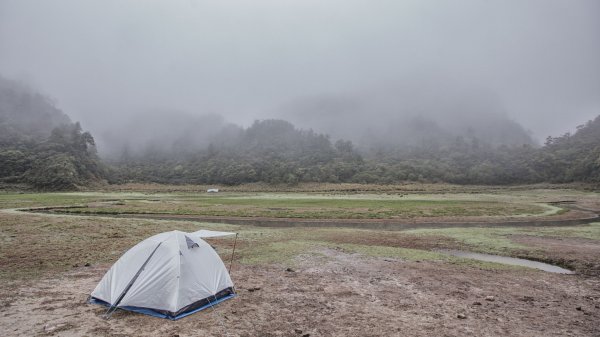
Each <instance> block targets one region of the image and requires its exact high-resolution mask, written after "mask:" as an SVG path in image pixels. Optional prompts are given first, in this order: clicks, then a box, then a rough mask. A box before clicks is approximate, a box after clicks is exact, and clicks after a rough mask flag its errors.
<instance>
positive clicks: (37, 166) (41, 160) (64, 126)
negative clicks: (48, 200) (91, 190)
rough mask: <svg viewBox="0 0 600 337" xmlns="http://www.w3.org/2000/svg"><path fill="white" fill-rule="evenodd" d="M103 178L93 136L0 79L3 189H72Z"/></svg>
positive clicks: (33, 94)
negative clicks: (10, 186) (23, 186)
mask: <svg viewBox="0 0 600 337" xmlns="http://www.w3.org/2000/svg"><path fill="white" fill-rule="evenodd" d="M103 175H104V173H103V171H102V169H101V165H100V164H99V161H98V158H97V156H96V149H95V143H94V138H93V137H92V135H91V134H90V133H88V132H83V130H82V129H81V126H80V125H79V123H72V122H71V120H70V119H69V117H67V115H65V114H64V113H63V112H62V111H60V110H59V109H57V108H56V107H55V106H54V104H53V102H52V101H50V100H49V99H48V98H47V97H45V96H43V95H41V94H39V93H37V92H35V91H33V90H32V89H30V88H28V87H26V86H24V85H22V84H20V83H17V82H13V81H9V80H6V79H4V78H2V77H0V183H25V184H29V185H32V186H34V187H36V188H39V189H49V190H56V189H73V188H75V187H77V186H78V185H85V184H89V183H92V182H95V181H98V180H100V179H101V177H102V176H103Z"/></svg>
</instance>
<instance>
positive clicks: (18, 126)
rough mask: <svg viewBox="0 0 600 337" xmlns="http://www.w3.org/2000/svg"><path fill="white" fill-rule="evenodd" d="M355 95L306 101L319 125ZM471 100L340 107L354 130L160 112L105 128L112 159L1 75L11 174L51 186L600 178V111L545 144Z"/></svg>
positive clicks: (1, 135) (2, 145) (4, 167)
mask: <svg viewBox="0 0 600 337" xmlns="http://www.w3.org/2000/svg"><path fill="white" fill-rule="evenodd" d="M349 102H350V101H344V100H335V99H334V100H331V99H329V98H328V99H325V100H322V99H319V100H316V101H310V102H309V104H300V105H297V106H299V107H301V108H302V110H303V111H308V112H310V113H311V114H315V115H318V116H321V117H320V120H321V121H323V122H322V123H321V124H319V125H315V127H316V130H319V129H326V128H327V126H328V125H329V124H328V123H329V122H328V121H327V120H328V119H330V123H331V124H330V125H331V126H333V125H335V123H334V122H335V119H336V116H337V115H336V113H335V111H341V110H345V111H348V110H352V109H357V111H359V112H357V116H367V115H366V114H364V113H363V112H360V111H361V110H360V109H358V108H357V107H356V106H353V103H351V102H350V103H349ZM461 106H462V107H463V108H462V109H461V110H460V111H461V113H459V114H456V115H453V116H455V117H454V118H456V119H458V121H456V120H455V121H453V120H452V118H450V117H448V116H450V115H448V114H447V115H444V116H445V117H444V118H438V117H439V116H436V114H435V113H431V112H428V113H423V114H421V115H415V116H410V117H402V118H399V119H397V120H393V118H391V116H392V114H390V118H389V119H387V120H385V122H382V121H380V120H375V121H372V120H369V119H368V118H363V119H361V120H358V121H357V120H353V119H351V118H340V119H338V120H337V122H338V125H339V127H338V128H337V129H335V130H334V132H338V134H342V133H344V132H348V130H347V129H344V128H345V127H346V126H347V125H349V126H350V128H349V129H352V130H355V131H354V132H351V133H347V136H348V137H347V138H346V139H343V138H339V137H335V138H334V137H331V136H329V135H328V134H325V133H322V132H318V131H313V129H310V128H298V127H296V126H295V125H294V124H292V123H290V122H288V121H285V120H282V119H265V120H257V121H255V122H254V123H253V124H252V125H250V126H248V127H242V126H239V125H236V124H233V123H229V122H227V121H226V120H225V119H224V118H222V117H220V116H217V115H200V116H198V115H190V114H186V113H184V112H179V111H168V112H165V111H156V112H154V113H150V114H141V115H139V116H138V117H136V118H133V119H131V120H130V121H129V122H124V123H115V127H114V128H113V129H112V131H111V133H109V134H106V135H104V137H103V139H104V141H103V144H104V146H106V147H107V149H105V150H104V151H103V152H102V153H103V155H102V158H103V159H102V160H101V159H100V157H99V156H98V155H97V153H96V142H95V140H94V138H93V137H92V135H91V134H90V133H89V132H84V131H83V130H82V127H81V126H80V124H79V123H73V122H71V120H70V119H69V117H68V116H67V115H65V114H64V113H63V112H62V111H61V110H59V109H58V108H57V107H56V106H55V104H54V103H53V102H52V101H51V100H50V99H48V98H47V97H45V96H44V95H41V94H39V93H37V92H35V91H34V90H32V89H31V88H29V87H27V86H25V85H23V84H20V83H17V82H14V81H10V80H6V79H3V78H0V182H1V183H4V184H14V183H17V184H27V185H30V186H33V187H35V188H38V189H46V190H61V189H74V188H77V187H78V186H83V185H88V184H93V183H99V182H102V181H108V182H110V183H124V182H157V183H169V184H227V185H236V184H243V183H252V182H264V183H271V184H297V183H301V182H334V183H335V182H356V183H377V184H392V183H400V182H404V181H420V182H449V183H458V184H518V183H538V182H573V181H581V182H592V183H598V182H600V117H598V118H596V119H595V120H593V121H589V122H587V123H586V124H584V125H580V126H579V127H578V128H577V131H576V132H575V133H574V134H572V135H571V134H569V133H567V134H564V135H562V136H559V137H548V139H547V140H546V142H545V144H544V145H541V146H540V145H537V144H535V142H533V141H532V139H531V137H530V136H529V134H528V132H527V131H525V129H524V128H523V127H521V126H520V125H519V124H517V123H516V122H514V121H511V120H510V119H508V118H507V117H506V115H504V114H502V113H497V112H494V111H493V110H491V111H492V112H490V109H487V110H486V107H485V105H483V106H482V105H480V106H479V108H477V105H476V104H471V105H461ZM465 106H466V107H468V108H464V107H465ZM477 109H483V110H481V111H483V112H481V113H478V112H477V111H479V110H477ZM332 111H333V112H332ZM456 116H459V117H456ZM353 128H354V129H353ZM407 137H408V138H407Z"/></svg>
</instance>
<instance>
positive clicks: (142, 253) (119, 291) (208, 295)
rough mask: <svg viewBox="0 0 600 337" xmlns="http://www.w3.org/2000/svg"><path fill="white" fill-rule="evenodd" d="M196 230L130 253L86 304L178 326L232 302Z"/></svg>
mask: <svg viewBox="0 0 600 337" xmlns="http://www.w3.org/2000/svg"><path fill="white" fill-rule="evenodd" d="M226 235H236V233H230V232H215V231H209V230H200V231H197V232H194V233H185V232H180V231H171V232H165V233H160V234H157V235H154V236H152V237H150V238H147V239H146V240H144V241H142V242H140V243H138V244H137V245H135V246H133V247H132V248H131V249H129V250H128V251H127V252H126V253H125V254H123V256H121V258H119V260H118V261H117V262H116V263H115V264H114V265H113V266H112V267H111V268H110V270H109V271H108V272H107V273H106V274H105V275H104V277H103V278H102V280H101V281H100V283H98V285H97V286H96V288H95V289H94V291H93V292H92V294H91V296H90V300H89V302H90V303H95V304H102V305H105V306H107V307H108V308H109V309H108V311H107V312H106V316H107V317H109V316H110V315H111V314H112V312H114V311H115V310H116V309H117V308H120V309H124V310H129V311H135V312H139V313H143V314H147V315H152V316H156V317H161V318H168V319H171V320H177V319H180V318H182V317H185V316H187V315H190V314H192V313H194V312H197V311H200V310H202V309H205V308H208V307H212V306H213V305H215V304H217V303H220V302H222V301H224V300H227V299H229V298H232V297H234V296H235V291H234V287H233V282H232V281H231V278H230V277H229V273H228V272H227V268H225V265H224V264H223V261H222V260H221V258H220V257H219V255H218V254H217V252H215V251H214V249H213V248H212V247H211V246H210V245H209V244H208V243H206V242H205V241H204V240H202V239H201V238H203V237H204V238H206V237H218V236H226Z"/></svg>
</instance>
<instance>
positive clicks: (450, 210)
mask: <svg viewBox="0 0 600 337" xmlns="http://www.w3.org/2000/svg"><path fill="white" fill-rule="evenodd" d="M109 196H110V197H111V198H115V197H118V196H119V195H118V194H109V195H105V196H104V198H102V195H101V194H95V195H79V198H75V196H73V199H74V200H67V199H65V198H62V199H61V198H60V196H59V198H57V200H56V201H55V202H56V203H59V202H63V203H65V204H66V203H68V202H69V201H79V202H83V201H85V200H86V199H80V198H82V197H83V198H89V201H90V202H91V201H98V200H103V199H104V200H107V199H108V197H109ZM127 197H128V198H127ZM146 198H150V199H152V200H151V201H149V200H145V199H144V197H143V196H125V195H124V196H122V198H117V199H113V200H118V202H113V203H105V204H101V205H93V207H89V208H88V207H81V208H70V209H65V210H61V212H67V213H80V214H122V213H132V214H138V213H146V214H176V215H202V216H234V217H273V218H307V219H390V218H415V217H445V216H454V217H465V216H528V215H550V214H551V213H552V212H556V211H557V210H559V209H558V208H552V209H550V210H549V209H548V206H546V205H539V204H535V203H531V202H529V203H524V202H506V201H499V200H496V201H494V200H475V199H476V198H474V197H473V196H471V200H468V199H466V198H465V197H464V196H462V197H461V198H458V200H451V199H449V198H448V197H447V196H441V197H438V198H437V199H436V198H434V197H433V196H425V195H423V196H420V198H418V199H416V198H415V197H414V196H413V197H410V198H402V197H399V196H393V197H385V198H384V197H381V196H380V197H377V196H373V195H362V196H339V195H338V196H327V195H306V194H303V195H298V196H294V195H291V194H286V193H283V194H272V193H271V194H256V193H251V194H247V195H245V194H239V193H237V194H228V195H219V196H195V195H188V194H174V195H158V196H150V197H148V196H147V197H146ZM487 199H489V197H488V198H487Z"/></svg>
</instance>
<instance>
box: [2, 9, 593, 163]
mask: <svg viewBox="0 0 600 337" xmlns="http://www.w3.org/2000/svg"><path fill="white" fill-rule="evenodd" d="M0 75H2V76H5V77H9V78H13V79H17V80H20V81H22V82H25V83H27V84H29V85H31V86H32V87H35V88H37V89H39V90H41V91H42V92H43V93H45V94H46V95H48V96H50V97H52V98H53V99H54V100H55V102H56V105H57V106H59V107H60V108H61V109H62V110H63V111H64V112H65V113H67V114H68V115H69V116H71V118H72V119H73V120H78V121H81V122H82V125H83V126H84V128H85V129H88V130H90V131H91V132H92V133H93V134H94V136H95V137H96V139H97V141H98V144H99V148H100V151H101V152H102V150H103V148H104V150H105V151H106V148H115V147H118V146H119V143H122V142H125V140H126V139H135V141H133V142H132V143H131V144H129V146H133V147H134V148H135V147H139V146H142V145H147V144H153V142H154V139H155V138H157V139H162V140H165V139H166V140H169V139H170V138H169V137H170V135H173V134H175V135H181V134H186V133H187V134H188V135H187V136H188V138H189V137H192V138H194V139H195V140H194V141H197V142H198V143H200V144H204V143H206V139H208V138H209V137H210V135H211V132H212V131H211V130H216V129H220V128H222V127H225V126H227V125H229V123H233V124H236V125H249V124H250V123H251V122H252V121H253V120H255V119H262V118H283V119H288V120H290V121H292V122H293V123H295V124H296V125H299V126H301V127H303V128H312V129H315V130H317V131H321V132H327V133H329V134H331V135H332V137H334V138H337V137H343V138H347V139H352V140H353V141H355V142H358V143H361V142H362V143H368V141H370V142H371V143H373V142H375V143H376V142H380V141H384V140H386V139H390V138H394V140H395V141H398V142H410V141H414V139H415V136H414V135H413V134H412V133H411V130H414V129H415V128H417V129H419V128H422V129H423V130H425V132H426V133H427V132H430V133H451V134H452V133H465V132H473V131H472V130H476V131H477V132H479V134H481V135H488V136H489V137H492V138H493V137H500V138H502V137H504V138H506V135H504V136H502V135H495V134H494V132H493V131H494V130H496V129H497V128H495V126H498V125H505V126H506V128H508V129H511V130H520V131H518V132H517V133H515V134H519V135H527V134H529V135H530V136H531V137H532V138H533V139H534V140H535V141H537V142H542V141H543V139H544V138H545V137H546V136H548V135H559V134H562V133H564V132H567V131H572V130H574V128H575V126H576V125H578V124H581V123H583V122H585V121H587V120H588V119H592V118H593V117H595V116H596V115H598V114H600V2H599V1H597V0H576V1H567V0H512V1H506V0H496V1H475V0H473V1H469V0H462V1H442V0H440V1H424V0H413V1H394V0H385V1H384V0H364V1H358V0H330V1H316V0H305V1H295V0H256V1H241V0H238V1H229V0H214V1H193V0H186V1H183V0H181V1H179V0H173V1H144V2H141V1H132V0H129V1H127V0H118V1H117V0H114V1H95V2H91V1H80V0H72V1H63V0H54V1H30V0H0ZM182 116H187V117H182ZM419 121H421V122H419ZM515 122H516V123H518V124H516V123H515ZM415 123H417V124H415ZM143 125H149V127H142V126H143ZM193 131H197V133H198V134H194V132H193ZM521 131H522V132H521ZM215 132H216V131H215ZM374 135H377V137H379V138H381V139H379V138H377V137H374ZM205 136H206V137H205ZM519 137H520V136H519ZM523 137H524V138H523V139H521V140H519V141H518V142H527V141H528V140H527V139H526V138H527V136H523ZM376 138H377V139H376ZM509 138H510V137H509ZM121 140H123V141H121ZM367 140H368V141H367ZM173 141H176V140H173ZM121 145H122V144H121ZM156 146H159V145H158V144H157V145H156Z"/></svg>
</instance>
